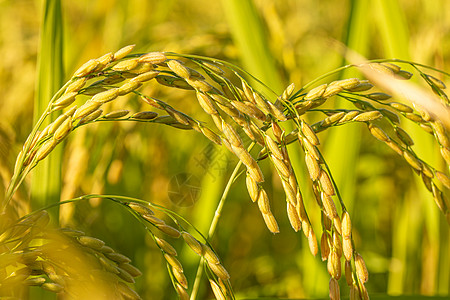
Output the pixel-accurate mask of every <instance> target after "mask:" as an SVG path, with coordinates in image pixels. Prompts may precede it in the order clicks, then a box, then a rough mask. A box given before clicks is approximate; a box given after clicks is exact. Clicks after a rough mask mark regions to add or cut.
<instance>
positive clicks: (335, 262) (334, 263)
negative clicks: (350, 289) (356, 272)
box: [327, 251, 341, 280]
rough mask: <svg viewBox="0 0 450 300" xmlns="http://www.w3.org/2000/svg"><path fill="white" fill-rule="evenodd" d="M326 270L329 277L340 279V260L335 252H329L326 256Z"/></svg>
mask: <svg viewBox="0 0 450 300" xmlns="http://www.w3.org/2000/svg"><path fill="white" fill-rule="evenodd" d="M327 270H328V274H330V276H331V277H333V278H336V279H338V280H339V278H341V260H340V257H339V256H338V254H337V253H336V252H335V251H331V252H330V255H329V256H328V262H327Z"/></svg>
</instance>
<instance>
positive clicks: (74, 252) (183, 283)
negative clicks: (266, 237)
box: [0, 45, 450, 299]
mask: <svg viewBox="0 0 450 300" xmlns="http://www.w3.org/2000/svg"><path fill="white" fill-rule="evenodd" d="M133 49H134V45H130V46H126V47H124V48H121V49H120V50H118V51H116V52H114V53H113V52H110V53H107V54H105V55H103V56H101V57H99V58H96V59H91V60H89V61H87V62H86V63H85V64H83V65H82V66H81V67H79V68H78V69H77V70H76V71H75V72H74V73H73V75H72V77H71V79H70V80H69V81H67V82H66V83H65V84H64V85H63V86H62V87H61V88H60V89H59V90H58V91H57V92H56V93H55V94H54V95H53V97H52V98H51V100H50V101H49V102H48V104H47V106H46V108H45V110H44V112H43V113H42V115H41V116H40V118H39V119H38V120H37V122H36V124H35V125H34V127H33V130H32V131H31V133H30V134H29V136H28V138H27V140H26V141H25V142H24V144H23V148H22V150H21V151H20V153H19V154H18V156H17V160H16V164H15V167H14V173H13V175H12V178H11V181H10V183H9V186H8V188H7V190H6V195H5V198H4V200H3V201H2V214H3V215H4V217H3V218H2V224H1V225H2V234H1V237H0V241H1V243H2V249H3V250H2V254H1V255H2V268H3V270H4V272H3V274H2V281H1V286H0V288H1V291H2V295H4V296H5V297H19V298H20V297H21V296H23V295H24V294H25V293H26V287H27V286H30V285H37V286H41V287H42V288H43V289H45V290H49V291H52V292H55V293H58V294H61V295H64V296H65V297H68V298H73V299H80V297H85V295H89V294H95V295H96V298H97V299H100V298H102V297H103V298H105V299H112V298H118V299H139V298H140V296H139V294H137V293H136V292H135V291H134V290H133V289H132V287H131V286H130V285H129V284H133V283H134V278H135V277H138V276H140V275H141V274H142V273H141V271H139V270H138V269H137V268H136V267H134V266H133V265H131V264H130V263H131V260H130V259H129V258H128V257H126V256H124V255H122V254H120V253H118V252H116V251H115V250H114V249H112V248H111V247H109V246H107V245H106V244H105V242H104V241H102V240H100V239H98V238H96V237H91V236H88V235H86V234H85V233H84V232H82V231H78V230H76V229H68V228H53V226H48V222H49V215H48V213H47V210H50V211H51V210H52V209H54V208H55V207H58V206H64V205H67V204H70V203H72V204H73V203H75V204H77V203H80V202H83V201H89V200H92V199H102V200H103V201H111V202H113V203H115V204H117V205H118V206H119V207H122V208H123V211H124V213H125V212H128V213H130V214H131V215H132V216H133V217H135V218H136V219H137V220H138V222H139V223H140V224H141V226H142V227H143V228H145V231H146V232H147V234H148V235H149V236H150V237H151V240H152V241H153V242H154V246H155V247H156V248H158V249H159V250H160V255H161V256H162V258H163V259H164V261H165V262H166V264H167V272H168V275H167V276H169V277H170V280H171V281H172V284H173V287H174V290H175V291H176V293H177V294H178V296H179V297H180V299H189V297H191V299H196V297H197V293H198V289H199V283H200V281H201V277H202V273H203V272H204V273H205V275H206V277H207V278H208V281H209V284H210V286H211V290H212V293H213V294H214V296H215V297H216V299H235V292H234V290H233V288H232V285H231V283H232V281H231V280H230V279H231V278H230V274H229V272H228V271H227V270H226V266H225V265H224V264H223V260H222V259H221V258H220V257H219V255H218V252H217V250H214V248H213V246H212V245H211V243H210V239H211V237H212V236H213V235H214V233H215V231H216V230H217V228H218V227H217V226H218V225H217V222H218V221H219V218H220V216H221V214H222V209H223V207H224V206H225V205H226V201H227V196H228V192H229V191H230V189H231V188H232V187H231V185H232V184H233V183H234V182H235V181H236V180H239V179H241V177H245V179H243V178H242V180H245V184H246V188H247V192H248V196H247V198H248V199H249V200H251V202H253V203H255V204H256V206H257V209H258V210H259V212H260V214H261V218H262V219H263V221H264V223H265V225H266V227H267V229H268V230H269V231H270V232H272V233H274V234H278V233H279V231H280V230H279V225H278V221H277V218H276V217H275V215H274V213H273V210H272V204H271V200H270V199H269V196H268V193H267V191H266V188H265V177H266V175H267V174H264V172H263V171H262V169H261V167H260V165H261V164H262V163H264V162H265V161H268V162H269V163H270V164H271V165H272V166H273V170H274V175H276V176H277V177H278V178H279V179H278V180H279V182H281V185H282V188H283V191H284V195H285V200H286V203H285V206H286V215H287V218H288V220H289V223H290V225H291V227H292V229H293V230H294V231H295V232H299V233H302V234H303V235H304V237H305V239H306V240H307V242H308V246H309V250H310V252H311V255H313V256H316V255H319V253H320V257H321V258H322V260H323V261H326V269H327V271H328V273H329V276H330V279H329V295H330V298H331V299H340V296H341V291H340V285H339V280H340V279H341V278H343V279H342V281H345V282H346V283H347V285H348V290H349V295H350V298H351V299H369V292H368V291H367V288H366V283H367V281H368V280H369V272H368V269H367V267H366V264H365V261H364V258H363V257H362V255H361V254H360V253H359V252H358V247H359V245H358V244H357V243H356V242H355V240H354V238H353V230H354V229H353V226H352V221H351V219H352V216H351V215H350V213H349V212H348V210H347V208H346V205H345V202H346V201H345V198H343V197H341V194H340V192H339V186H337V185H336V182H335V180H334V178H333V174H332V170H331V169H330V167H329V165H328V163H327V158H326V157H325V156H324V155H323V153H322V150H321V147H320V144H321V143H320V139H319V136H318V133H321V132H323V131H327V130H330V129H332V128H335V127H337V126H341V125H347V124H355V123H356V124H360V125H361V126H363V127H365V128H366V129H367V132H368V134H370V135H372V136H373V137H374V138H375V139H376V140H378V141H380V142H381V143H383V144H385V145H387V146H388V147H389V148H391V149H392V150H393V151H394V152H395V153H397V154H398V159H399V160H403V161H405V162H406V163H407V164H408V165H409V166H410V168H411V170H412V171H414V172H415V173H416V174H417V175H418V176H419V177H420V178H421V179H422V181H423V184H424V186H425V187H426V189H427V190H428V191H429V192H430V193H431V195H432V196H433V198H434V200H435V202H436V205H437V206H438V208H439V209H440V210H441V212H442V215H443V217H445V218H446V219H447V222H449V223H450V211H449V207H450V203H449V201H448V198H447V196H446V195H445V193H446V190H448V189H449V188H450V179H449V177H448V175H446V174H445V170H443V169H437V167H436V166H433V165H431V164H428V163H427V162H426V160H425V159H423V158H421V157H420V156H419V155H418V154H417V153H416V152H415V151H414V150H413V148H412V146H413V145H414V143H415V141H414V139H413V137H411V136H410V135H409V134H408V130H407V129H405V127H403V125H402V124H403V123H402V120H403V119H408V120H410V121H412V122H414V123H416V124H417V125H418V126H419V127H420V128H422V130H424V131H425V132H426V133H428V134H429V135H430V136H432V137H433V138H434V139H435V142H436V144H438V145H439V147H440V153H441V155H442V158H443V159H444V160H445V162H446V167H445V169H448V166H449V163H450V142H449V138H448V128H449V127H448V122H447V121H448V120H446V119H443V120H441V119H439V117H437V116H436V114H435V113H436V112H435V111H433V110H429V108H428V107H427V106H426V107H423V106H418V105H409V104H407V103H404V102H402V103H401V102H398V100H395V99H394V100H393V98H392V96H391V95H390V94H387V93H385V92H383V91H381V90H379V89H376V88H375V87H374V81H377V78H387V79H388V80H389V81H390V82H395V81H399V80H409V79H410V78H411V77H412V76H413V73H411V72H409V71H407V70H405V69H404V68H402V67H403V66H406V67H409V68H412V70H413V71H414V72H416V73H417V74H418V75H419V76H420V77H421V79H422V80H423V83H424V84H425V85H426V86H428V87H429V89H430V90H431V91H432V92H433V93H434V95H437V97H438V98H439V99H440V103H439V105H440V107H441V110H442V111H444V113H446V114H447V115H448V109H449V108H448V104H449V103H448V98H447V95H446V93H445V92H444V90H445V84H444V83H443V82H442V81H441V80H439V79H438V78H437V77H435V76H433V75H431V74H430V73H431V72H435V73H436V72H437V73H438V74H441V75H445V76H448V74H447V73H445V72H442V71H439V70H436V69H434V68H431V67H427V66H424V65H421V64H416V63H413V62H410V61H404V60H389V59H384V60H377V61H371V62H364V63H362V64H351V65H346V66H344V67H342V68H339V69H337V70H334V71H332V72H329V73H327V74H325V75H323V76H321V77H319V78H318V79H316V80H313V81H312V82H310V83H308V84H306V85H304V86H303V87H301V88H300V89H296V88H295V85H294V84H291V85H289V86H288V87H287V88H286V89H285V90H284V92H283V93H282V94H281V95H277V94H276V93H274V92H272V93H270V94H269V93H267V94H266V93H263V92H260V89H262V88H265V89H267V90H269V91H270V89H269V88H268V87H265V86H264V84H262V83H261V82H259V81H258V80H257V79H256V78H254V77H252V76H251V74H249V73H248V72H245V71H244V70H242V69H241V68H239V67H237V66H235V65H233V64H230V63H228V62H226V61H223V60H219V59H215V58H209V57H204V56H197V55H188V54H179V53H174V52H147V53H133V52H132V51H133ZM351 68H355V69H360V70H362V72H366V73H365V74H367V78H369V79H367V78H363V77H361V78H356V77H352V78H346V79H341V80H332V81H327V79H328V78H329V77H331V76H332V75H334V74H336V73H338V72H340V71H342V70H343V69H351ZM366 69H368V70H370V72H369V73H367V71H365V70H366ZM250 78H251V79H253V80H254V81H255V82H256V84H250V83H249V80H248V79H250ZM322 82H326V83H322ZM151 84H156V85H159V86H162V87H164V88H167V89H173V90H186V91H188V92H189V94H190V95H191V97H189V98H188V100H186V101H191V102H192V105H197V109H198V110H202V111H203V112H204V114H203V115H201V116H202V117H201V118H200V117H196V118H194V117H193V116H191V115H189V114H188V113H186V112H182V111H180V110H178V109H177V108H176V105H171V104H169V103H168V102H169V101H167V100H166V99H159V98H157V97H154V96H151V95H148V93H146V92H144V91H145V89H144V87H145V86H147V85H150V86H151ZM393 86H394V87H395V86H396V85H395V84H394V85H393ZM130 94H133V95H136V98H135V99H136V100H137V101H142V102H143V103H145V104H146V107H147V108H148V109H147V110H143V111H130V110H128V109H116V110H109V107H111V106H110V104H111V103H113V102H118V101H120V98H121V97H123V96H127V95H130ZM335 98H340V99H342V100H344V101H346V102H348V103H349V104H351V106H352V108H330V106H328V105H327V104H328V103H329V102H330V101H333V100H334V99H335ZM438 113H440V112H438ZM54 115H58V117H56V118H55V119H54V120H53V121H52V122H50V123H49V124H48V125H45V126H44V125H43V124H44V122H45V121H46V120H47V119H49V118H51V117H52V116H54ZM309 115H313V116H314V118H315V119H316V121H314V122H309V121H308V120H310V119H313V118H312V117H310V116H309ZM112 122H117V123H119V122H122V123H129V122H141V123H146V124H152V125H156V126H158V125H166V126H170V127H172V128H174V129H178V130H193V131H196V132H198V133H200V134H201V135H203V136H204V137H205V138H207V139H208V140H209V141H210V142H211V143H214V144H216V145H219V146H221V147H224V148H226V149H227V150H228V151H229V153H230V154H231V155H233V156H235V157H236V159H237V164H236V166H235V169H234V172H233V173H232V174H231V176H230V178H229V180H228V185H227V187H226V188H225V190H224V191H223V195H222V197H221V199H220V202H219V205H218V208H217V210H216V214H215V218H214V219H213V220H212V222H211V224H210V230H209V231H208V232H207V233H206V232H201V231H199V230H198V229H196V227H195V226H193V225H192V224H191V223H190V222H189V221H188V220H187V219H186V218H184V217H183V216H182V215H180V214H179V213H178V212H177V211H175V210H174V209H170V208H168V207H167V206H164V205H160V204H156V203H152V202H151V201H146V200H143V199H136V198H133V197H129V196H126V195H102V194H91V195H84V196H80V197H76V198H73V199H66V200H65V201H61V202H56V203H51V204H49V205H45V206H42V207H40V208H39V209H37V210H35V211H33V212H32V213H29V214H26V215H24V216H19V215H18V212H17V211H16V210H15V209H14V207H15V205H14V194H15V193H16V191H17V190H18V189H19V187H20V185H21V184H22V183H23V181H24V180H25V178H26V177H27V175H28V174H29V173H30V172H31V171H32V170H33V169H34V168H35V167H36V166H37V165H38V164H40V163H41V162H42V161H45V159H46V158H47V156H48V155H49V154H50V153H51V152H52V151H53V150H54V149H56V148H57V147H58V145H59V144H61V143H62V142H63V141H64V140H65V139H67V137H68V136H70V135H74V134H77V132H78V131H79V130H80V129H81V128H82V127H85V126H93V125H94V124H105V123H112ZM287 124H289V126H287ZM285 128H292V129H289V130H287V129H285ZM291 144H297V145H298V146H299V148H300V149H301V153H300V155H301V156H302V157H303V158H304V162H305V165H306V170H295V169H294V167H293V165H292V163H291V159H290V156H291V154H292V149H293V148H290V146H289V145H291ZM179 146H180V147H182V145H179ZM299 172H303V173H305V172H306V174H308V177H309V179H310V180H309V186H301V185H300V184H299V181H298V179H297V178H298V177H299V176H300V175H299ZM305 189H310V190H311V191H312V193H311V197H309V198H310V199H306V198H305V197H304V196H303V191H304V190H305ZM311 201H314V202H315V205H317V208H318V209H317V211H318V213H319V216H315V218H320V220H321V221H320V227H314V226H313V225H312V223H311V221H310V219H311V215H312V213H314V211H313V212H311V211H309V210H310V209H307V206H306V205H305V202H311ZM240 205H246V204H245V203H241V204H240ZM244 230H245V229H244ZM280 234H282V233H280ZM175 240H182V241H183V243H186V244H187V246H188V247H189V248H190V249H191V250H192V251H193V253H195V254H196V255H198V256H200V257H201V262H200V265H199V269H198V272H197V276H196V277H195V279H194V278H187V277H186V276H185V275H184V268H183V261H180V260H179V259H178V258H177V250H176V248H175V247H174V246H173V245H172V244H173V242H174V241H175ZM319 241H320V242H319ZM362 241H364V239H362ZM74 262H75V263H74ZM344 278H345V279H344Z"/></svg>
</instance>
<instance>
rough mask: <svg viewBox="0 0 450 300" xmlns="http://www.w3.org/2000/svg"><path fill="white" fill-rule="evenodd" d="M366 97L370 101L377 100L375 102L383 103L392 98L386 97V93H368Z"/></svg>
mask: <svg viewBox="0 0 450 300" xmlns="http://www.w3.org/2000/svg"><path fill="white" fill-rule="evenodd" d="M367 97H368V98H369V99H371V100H377V101H384V100H388V99H390V98H392V96H391V95H388V94H386V93H370V94H368V95H367Z"/></svg>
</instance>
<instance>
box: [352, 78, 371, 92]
mask: <svg viewBox="0 0 450 300" xmlns="http://www.w3.org/2000/svg"><path fill="white" fill-rule="evenodd" d="M371 88H373V84H371V83H370V82H369V81H367V80H361V81H360V82H359V84H358V85H357V86H355V87H354V88H351V89H348V91H349V92H365V91H368V90H370V89H371Z"/></svg>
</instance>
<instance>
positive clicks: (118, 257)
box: [105, 252, 131, 264]
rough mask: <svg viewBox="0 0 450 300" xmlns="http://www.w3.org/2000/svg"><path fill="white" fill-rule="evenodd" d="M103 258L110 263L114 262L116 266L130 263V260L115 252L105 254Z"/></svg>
mask: <svg viewBox="0 0 450 300" xmlns="http://www.w3.org/2000/svg"><path fill="white" fill-rule="evenodd" d="M105 256H106V257H107V258H109V259H110V260H112V261H115V262H116V263H118V264H125V263H130V262H131V259H129V258H128V257H126V256H125V255H123V254H121V253H117V252H110V253H105Z"/></svg>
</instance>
